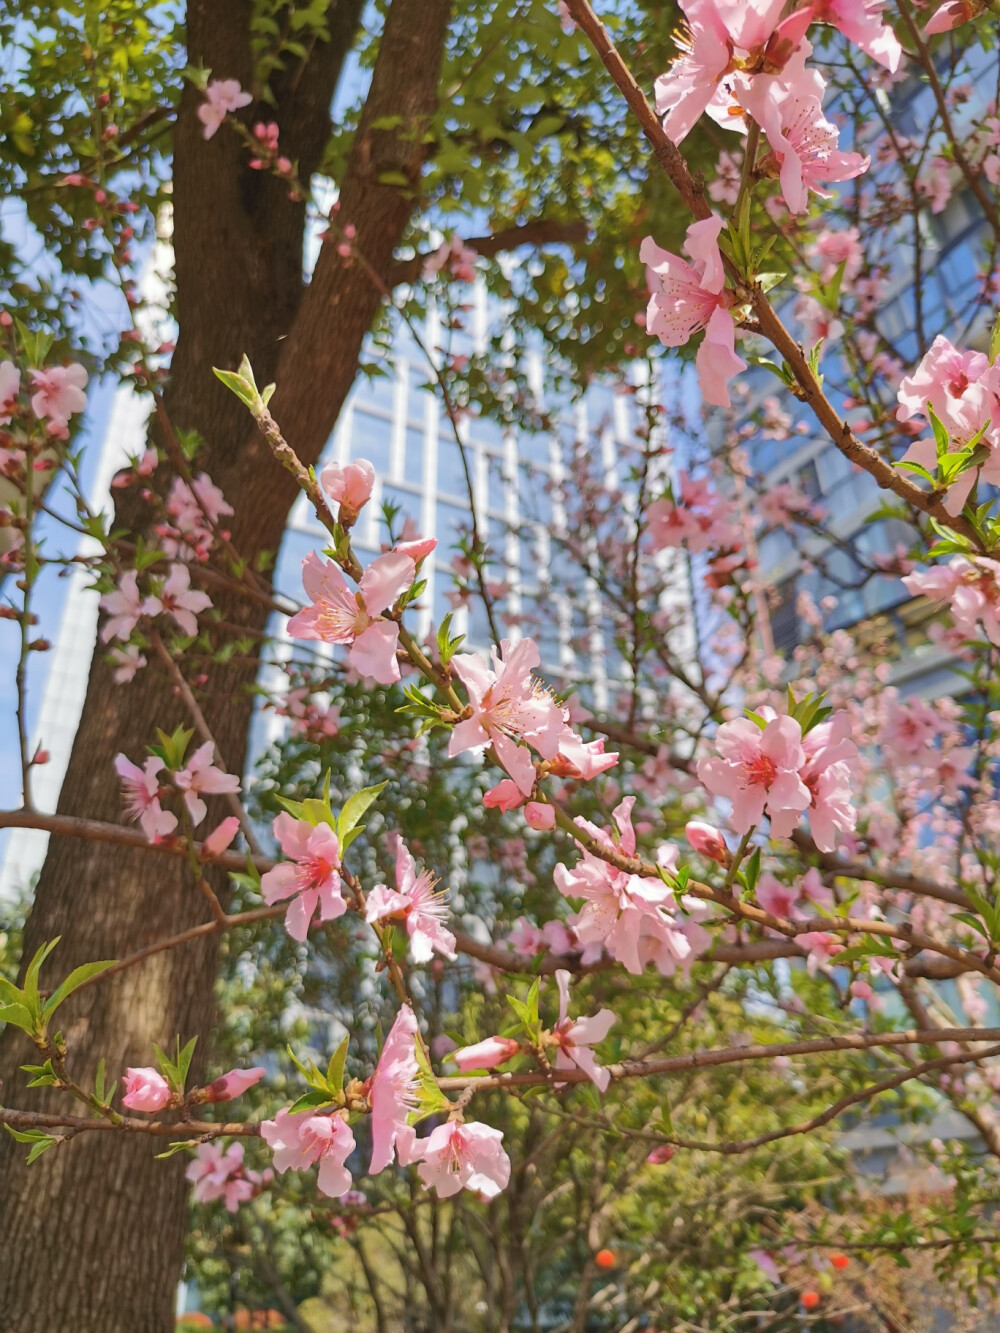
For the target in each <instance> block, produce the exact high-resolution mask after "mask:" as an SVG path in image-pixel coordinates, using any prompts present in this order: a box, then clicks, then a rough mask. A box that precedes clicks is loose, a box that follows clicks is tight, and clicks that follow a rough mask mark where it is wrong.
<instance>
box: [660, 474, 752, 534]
mask: <svg viewBox="0 0 1000 1333" xmlns="http://www.w3.org/2000/svg"><path fill="white" fill-rule="evenodd" d="M676 491H679V492H680V498H679V500H677V501H672V500H671V499H670V498H669V497H668V496H663V497H661V498H660V499H659V500H654V501H653V503H652V504H651V505H650V506H649V509H648V510H647V511H646V518H647V523H648V525H649V536H650V544H651V546H652V548H653V550H654V551H659V550H662V549H663V548H664V547H667V546H680V545H684V546H686V547H687V548H688V550H689V551H694V552H699V551H705V550H708V549H709V548H717V549H723V550H729V549H733V548H739V547H742V546H743V532H742V529H741V528H740V525H739V523H738V522H737V521H736V515H737V508H736V505H735V504H734V503H733V502H732V501H731V500H727V499H725V498H724V497H723V496H722V495H720V494H719V492H718V491H717V490H716V489H715V487H714V486H713V485H712V483H711V482H710V481H709V480H708V478H706V477H698V478H692V477H691V476H690V475H689V474H688V473H687V472H680V473H678V476H677V486H676V488H675V493H676Z"/></svg>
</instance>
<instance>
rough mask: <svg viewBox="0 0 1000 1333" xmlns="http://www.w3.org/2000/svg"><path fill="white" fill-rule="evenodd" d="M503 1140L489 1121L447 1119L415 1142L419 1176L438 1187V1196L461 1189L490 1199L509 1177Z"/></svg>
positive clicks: (505, 1183) (425, 1181)
mask: <svg viewBox="0 0 1000 1333" xmlns="http://www.w3.org/2000/svg"><path fill="white" fill-rule="evenodd" d="M502 1143H503V1134H502V1133H501V1132H500V1130H499V1129H493V1128H492V1127H491V1126H490V1125H481V1124H479V1123H478V1122H477V1121H472V1122H471V1123H469V1124H461V1123H459V1122H458V1121H456V1120H449V1121H448V1122H447V1123H446V1124H444V1125H438V1127H437V1129H435V1130H434V1131H433V1132H432V1133H431V1135H430V1137H429V1138H426V1139H421V1140H420V1142H419V1143H418V1144H417V1150H418V1151H419V1154H420V1158H419V1166H418V1167H417V1171H418V1172H419V1174H420V1179H421V1180H422V1181H423V1182H424V1184H425V1185H426V1186H427V1187H428V1188H431V1187H433V1188H434V1189H436V1190H437V1194H438V1198H439V1199H449V1198H451V1196H452V1195H453V1194H457V1193H458V1191H459V1190H460V1189H469V1190H473V1191H474V1192H475V1193H476V1194H480V1195H482V1197H483V1198H486V1199H493V1198H495V1197H496V1196H497V1195H498V1194H499V1193H500V1191H501V1190H503V1189H505V1188H506V1186H507V1182H508V1181H509V1180H510V1158H509V1157H508V1156H507V1154H506V1153H505V1152H504V1150H503V1148H502V1147H501V1144H502Z"/></svg>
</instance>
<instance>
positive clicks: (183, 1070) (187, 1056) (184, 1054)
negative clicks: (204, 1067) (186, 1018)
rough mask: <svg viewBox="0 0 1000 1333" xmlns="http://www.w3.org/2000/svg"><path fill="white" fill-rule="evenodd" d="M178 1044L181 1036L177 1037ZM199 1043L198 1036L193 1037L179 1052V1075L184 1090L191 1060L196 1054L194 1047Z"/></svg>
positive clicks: (181, 1088)
mask: <svg viewBox="0 0 1000 1333" xmlns="http://www.w3.org/2000/svg"><path fill="white" fill-rule="evenodd" d="M177 1044H178V1046H180V1037H178V1038H177ZM197 1044H198V1038H197V1037H192V1038H191V1040H190V1041H189V1042H188V1043H187V1045H186V1046H185V1047H184V1049H183V1050H182V1051H178V1053H177V1077H178V1080H179V1081H180V1085H181V1087H180V1090H181V1092H183V1091H184V1084H185V1083H186V1082H187V1076H188V1070H189V1069H190V1068H191V1060H192V1058H193V1056H194V1048H195V1046H196V1045H197Z"/></svg>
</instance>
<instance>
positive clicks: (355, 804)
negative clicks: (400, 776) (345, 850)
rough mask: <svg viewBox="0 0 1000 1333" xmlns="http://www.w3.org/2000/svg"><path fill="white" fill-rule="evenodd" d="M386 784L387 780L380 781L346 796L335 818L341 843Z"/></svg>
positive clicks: (358, 822)
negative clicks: (375, 785) (337, 817)
mask: <svg viewBox="0 0 1000 1333" xmlns="http://www.w3.org/2000/svg"><path fill="white" fill-rule="evenodd" d="M388 785H389V784H388V782H380V783H379V784H378V786H377V787H362V788H361V790H360V791H356V792H355V793H354V795H353V796H349V797H348V798H347V800H346V801H345V802H344V807H343V809H342V810H341V812H340V818H339V819H338V820H337V838H338V840H339V841H340V842H341V844H342V843H343V841H344V839H345V838H346V836H347V835H348V833H350V832H351V830H352V829H353V828H355V827H357V825H358V824H360V822H361V820H362V818H363V816H364V814H365V812H366V811H367V810H368V809H369V808H370V807H371V806H372V805H374V804H375V802H376V801H377V800H378V798H379V796H381V794H382V792H384V791H385V789H386V787H388Z"/></svg>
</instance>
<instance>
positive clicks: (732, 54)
mask: <svg viewBox="0 0 1000 1333" xmlns="http://www.w3.org/2000/svg"><path fill="white" fill-rule="evenodd" d="M681 8H682V9H683V11H684V13H685V15H686V17H687V20H688V32H687V33H686V34H685V35H684V36H683V38H682V39H679V41H678V44H679V45H680V47H681V55H680V56H678V58H677V59H676V60H674V61H673V62H672V64H671V66H670V68H669V70H667V72H666V73H665V74H661V75H660V77H659V78H658V79H657V80H656V85H655V92H656V109H657V111H658V112H659V113H660V114H661V115H662V116H664V121H663V128H664V130H666V132H667V134H668V136H669V137H670V138H671V139H673V141H674V143H678V144H679V143H681V142H682V140H683V139H684V138H685V136H686V135H687V134H688V133H689V132H690V131H691V130H692V129H693V128H694V126H695V124H696V122H697V121H698V118H699V117H700V116H701V115H702V113H703V112H705V111H709V112H710V113H712V112H714V114H716V116H717V117H718V118H720V119H721V113H722V110H723V109H724V105H725V102H726V101H728V99H727V98H726V94H725V91H724V89H722V88H721V87H720V85H721V81H722V79H723V77H724V76H725V75H726V74H727V73H729V72H730V70H732V69H733V68H734V67H737V68H738V67H740V66H742V65H743V64H749V63H751V62H752V59H753V55H754V53H758V54H762V48H763V47H764V46H765V45H766V44H767V43H768V42H769V41H770V39H771V37H772V36H773V35H774V33H775V29H776V28H777V26H778V22H779V20H780V18H781V11H782V9H783V8H784V0H682V2H681ZM806 23H808V18H807V19H806ZM803 30H804V29H803ZM800 35H801V34H800ZM791 49H793V48H792V47H789V54H790V52H791ZM713 104H719V105H713ZM723 123H724V122H723Z"/></svg>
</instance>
